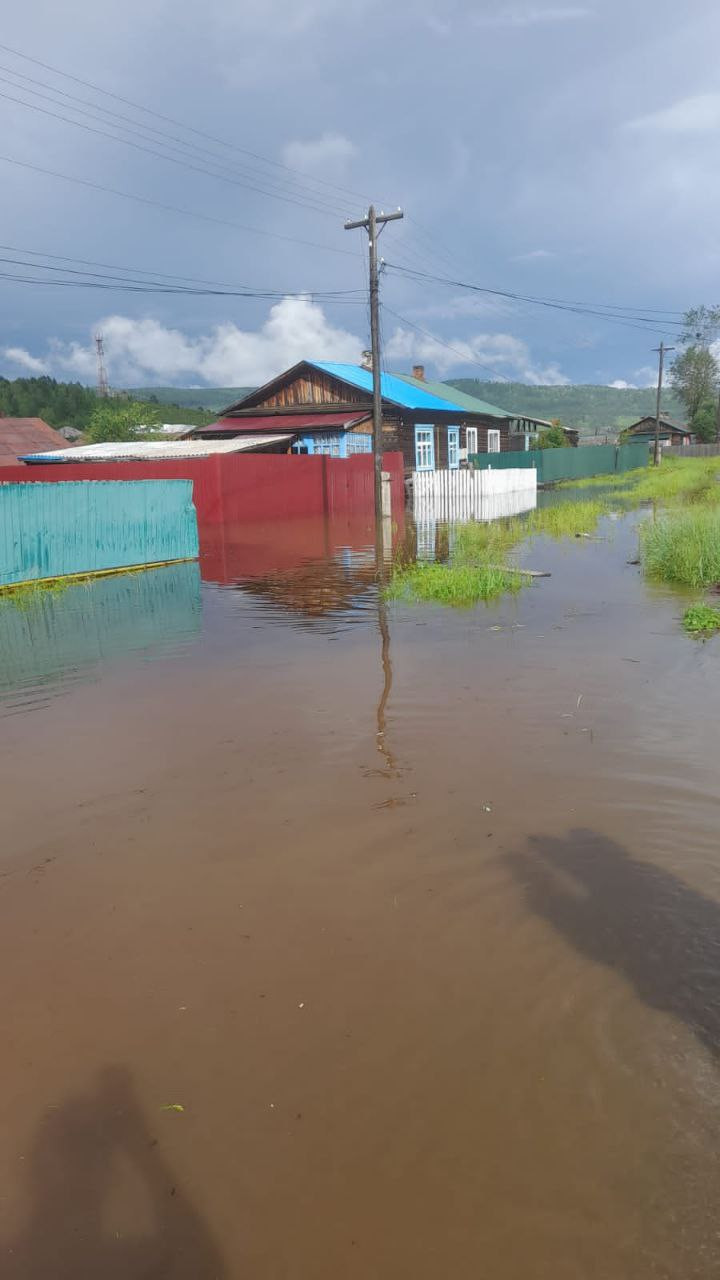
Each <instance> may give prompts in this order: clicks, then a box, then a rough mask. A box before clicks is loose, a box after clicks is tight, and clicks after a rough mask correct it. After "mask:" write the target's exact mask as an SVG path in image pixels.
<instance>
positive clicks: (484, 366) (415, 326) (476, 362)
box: [383, 302, 513, 382]
mask: <svg viewBox="0 0 720 1280" xmlns="http://www.w3.org/2000/svg"><path fill="white" fill-rule="evenodd" d="M383 311H387V313H388V315H389V316H394V318H395V319H396V320H399V321H400V323H401V324H406V325H408V326H409V328H411V329H415V330H416V331H417V332H418V333H421V334H422V335H423V337H425V338H430V340H431V342H436V343H437V344H438V346H440V347H445V348H446V349H447V350H448V351H452V352H454V354H455V355H456V356H459V357H460V359H461V360H462V361H463V364H469V365H475V366H476V367H477V368H478V369H489V370H490V372H491V373H492V374H493V377H495V378H500V379H502V381H503V382H512V381H513V379H512V378H508V377H507V375H506V374H504V373H499V372H498V371H497V370H496V369H495V368H494V366H493V365H490V364H487V363H485V362H484V361H483V360H478V359H475V358H473V359H468V353H467V351H459V350H458V348H457V347H453V346H451V345H450V343H449V342H444V341H443V339H442V338H438V337H437V336H436V334H434V333H430V330H429V329H423V328H421V326H420V325H419V324H414V323H413V321H412V320H408V319H407V317H406V316H401V315H399V313H398V312H397V311H392V310H391V308H390V307H389V306H388V305H387V303H385V302H384V303H383Z"/></svg>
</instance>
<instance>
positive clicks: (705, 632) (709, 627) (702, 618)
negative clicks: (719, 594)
mask: <svg viewBox="0 0 720 1280" xmlns="http://www.w3.org/2000/svg"><path fill="white" fill-rule="evenodd" d="M683 626H684V628H685V630H686V631H687V632H688V634H689V635H691V636H700V637H703V636H711V635H714V633H715V632H716V631H720V609H715V608H713V606H712V605H709V604H691V605H690V607H689V608H688V609H686V610H685V613H684V614H683Z"/></svg>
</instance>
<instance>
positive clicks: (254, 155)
mask: <svg viewBox="0 0 720 1280" xmlns="http://www.w3.org/2000/svg"><path fill="white" fill-rule="evenodd" d="M0 49H3V50H4V51H5V52H6V53H11V54H12V55H13V57H16V58H22V59H23V61H24V62H31V63H32V64H33V65H34V66H37V67H42V69H43V70H44V71H50V72H51V73H52V74H53V75H57V76H62V77H63V79H65V80H71V81H73V83H74V84H79V85H82V86H83V87H84V88H86V89H92V91H93V92H94V93H100V94H102V95H103V96H104V97H106V98H112V99H113V100H114V101H115V102H121V103H123V105H124V106H126V107H131V108H132V109H133V110H134V111H141V112H143V114H145V115H149V116H152V117H153V118H154V119H156V120H162V121H163V122H164V123H165V124H171V125H174V126H175V127H176V128H180V129H184V130H186V132H188V133H192V134H194V135H195V136H196V137H198V138H204V139H205V141H206V142H212V143H214V144H215V145H216V146H220V147H226V148H228V149H229V150H231V151H237V152H238V154H240V155H244V156H247V157H248V158H249V159H252V160H255V161H257V162H259V163H261V164H266V165H269V166H271V167H272V168H274V169H281V170H283V171H284V172H285V173H289V174H292V175H293V176H294V177H295V178H296V179H297V178H300V179H301V180H302V181H303V182H305V183H314V184H315V185H316V186H322V187H328V188H330V189H331V190H334V191H336V192H339V193H340V194H342V195H344V196H353V197H355V198H357V197H358V196H360V199H363V200H364V199H366V198H367V197H366V196H364V195H362V194H361V193H359V192H357V191H352V190H350V189H349V188H344V187H340V186H338V185H336V184H335V183H332V182H328V181H326V180H325V179H323V178H311V177H309V176H308V175H307V174H303V173H302V172H301V171H300V170H299V169H293V168H292V167H291V166H290V165H286V164H283V163H282V162H281V161H279V160H273V159H271V158H270V157H268V156H263V155H260V154H259V153H258V152H255V151H250V150H248V149H247V148H246V147H241V146H239V145H238V144H237V143H234V142H228V141H227V140H226V139H224V138H218V137H216V136H215V135H214V134H211V133H206V132H204V131H203V130H202V129H197V128H195V127H194V126H193V125H189V124H184V123H183V122H182V121H181V120H176V119H175V118H174V117H173V116H167V115H163V113H162V112H160V111H155V110H153V109H152V108H151V107H145V106H143V105H142V103H139V102H134V101H133V100H132V99H131V98H125V97H123V96H122V95H121V94H118V93H113V92H112V91H111V90H109V89H104V88H102V86H101V85H97V84H93V82H92V81H91V80H83V79H82V77H81V76H76V75H72V74H71V73H70V72H69V71H63V70H61V68H60V67H55V66H53V65H52V64H51V63H48V62H43V61H41V59H40V58H33V57H31V56H30V54H27V53H22V52H21V51H20V50H19V49H14V48H12V46H10V45H7V44H2V43H0ZM11 74H16V75H18V74H19V73H17V72H15V73H11ZM26 78H28V77H26ZM138 123H139V122H138ZM388 203H389V202H388Z"/></svg>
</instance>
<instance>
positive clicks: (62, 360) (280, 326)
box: [15, 298, 365, 386]
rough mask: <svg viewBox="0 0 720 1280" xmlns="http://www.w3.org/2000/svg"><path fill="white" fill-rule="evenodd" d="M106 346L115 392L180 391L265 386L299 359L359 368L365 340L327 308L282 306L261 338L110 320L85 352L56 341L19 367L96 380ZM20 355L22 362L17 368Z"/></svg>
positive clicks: (291, 302) (222, 328)
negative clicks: (139, 388) (100, 347)
mask: <svg viewBox="0 0 720 1280" xmlns="http://www.w3.org/2000/svg"><path fill="white" fill-rule="evenodd" d="M96 331H100V332H102V334H103V338H104V340H105V358H106V363H107V368H108V374H109V377H110V381H111V382H114V383H115V384H116V385H117V386H133V385H138V384H145V383H147V384H153V383H156V384H162V383H164V382H167V383H169V384H171V385H182V384H183V383H184V382H185V383H187V382H188V381H189V382H195V383H197V382H200V383H207V384H208V385H211V386H212V385H215V386H250V385H257V384H258V383H262V382H267V381H268V380H269V379H270V378H272V377H274V375H275V374H276V373H279V372H280V371H281V370H282V369H286V368H288V366H290V365H292V364H295V363H296V362H297V361H298V360H302V359H306V358H309V359H317V360H344V361H351V362H354V363H357V361H358V360H359V358H360V353H361V350H362V348H363V346H364V345H365V344H364V342H363V341H362V339H361V338H358V337H356V336H355V334H352V333H349V332H348V331H347V330H345V329H341V328H338V327H336V326H334V325H332V324H331V323H330V321H329V320H328V318H327V316H326V315H325V313H324V311H323V309H322V307H320V306H318V305H317V304H316V303H313V302H311V301H309V300H308V299H305V298H283V299H282V300H281V301H280V302H277V303H275V305H274V306H273V307H272V308H271V310H270V313H269V315H268V318H267V320H266V321H265V323H264V324H263V325H261V327H260V328H259V329H257V330H244V329H240V328H238V326H237V325H235V324H220V325H216V326H215V327H214V328H213V329H211V330H210V332H209V333H205V334H200V335H197V336H193V335H189V334H186V333H183V332H182V330H180V329H173V328H169V327H168V326H166V325H164V324H161V322H160V321H159V320H156V319H154V318H152V317H145V318H143V319H139V320H135V319H132V318H131V317H129V316H121V315H110V316H105V317H104V318H103V319H101V320H99V321H98V322H97V324H96V325H93V327H92V331H91V333H89V334H88V341H87V344H82V343H78V342H71V343H65V342H61V341H59V340H57V339H53V340H51V342H50V344H49V349H48V353H47V355H46V356H44V357H42V358H39V357H35V356H33V355H32V354H31V353H29V352H19V351H18V350H17V349H16V350H15V356H16V362H17V363H22V364H24V367H25V368H27V369H29V368H31V367H33V365H34V367H36V368H37V369H39V368H40V367H42V370H43V371H51V372H52V373H54V374H57V375H58V376H60V377H62V376H65V377H73V378H80V379H82V380H83V381H87V382H93V381H94V379H95V347H94V343H93V341H92V334H94V333H95V332H96ZM18 354H20V355H21V357H22V358H21V360H19V361H18V360H17V356H18Z"/></svg>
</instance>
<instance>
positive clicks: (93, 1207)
mask: <svg viewBox="0 0 720 1280" xmlns="http://www.w3.org/2000/svg"><path fill="white" fill-rule="evenodd" d="M123 1165H124V1166H125V1171H124V1172H125V1183H127V1180H128V1175H129V1177H130V1183H129V1185H130V1186H131V1188H132V1201H133V1204H136V1202H137V1201H138V1195H139V1196H140V1197H141V1203H142V1209H143V1211H142V1221H143V1222H144V1223H145V1222H147V1223H149V1224H151V1225H150V1227H149V1229H148V1230H139V1231H133V1229H132V1227H130V1229H129V1230H126V1229H125V1226H124V1225H123V1229H120V1227H119V1226H118V1227H117V1229H116V1228H115V1227H114V1225H113V1224H112V1220H111V1218H110V1210H111V1199H112V1207H113V1208H114V1209H115V1212H118V1211H122V1206H121V1205H120V1204H117V1205H116V1204H115V1198H114V1197H115V1193H116V1191H117V1189H118V1188H117V1184H118V1182H119V1177H118V1174H119V1172H120V1171H121V1170H122V1169H123ZM26 1167H27V1170H28V1177H29V1196H30V1201H31V1203H30V1210H29V1214H28V1218H27V1221H26V1225H25V1227H24V1229H23V1230H22V1231H21V1232H20V1234H19V1235H18V1236H16V1238H15V1239H13V1240H10V1241H6V1242H4V1244H3V1246H2V1253H3V1255H4V1258H5V1263H6V1266H5V1267H4V1268H3V1271H2V1274H3V1276H4V1277H7V1280H11V1277H12V1280H50V1277H52V1280H150V1278H151V1277H152V1278H153V1280H154V1278H157V1280H160V1277H163V1278H164V1280H165V1278H167V1280H223V1278H224V1277H225V1275H226V1272H225V1269H224V1267H223V1264H222V1261H221V1258H220V1254H219V1253H218V1250H217V1248H216V1246H215V1244H214V1243H213V1241H212V1239H211V1237H210V1235H209V1232H208V1230H207V1228H206V1227H205V1226H204V1224H203V1222H202V1220H201V1219H200V1218H199V1216H198V1214H197V1213H196V1212H195V1210H194V1209H193V1207H192V1205H191V1204H190V1203H189V1202H188V1200H187V1199H186V1198H185V1196H184V1195H183V1192H182V1189H181V1188H180V1187H179V1186H177V1184H176V1183H175V1181H174V1179H173V1176H172V1174H171V1172H170V1170H169V1169H168V1168H167V1166H166V1165H165V1163H164V1162H163V1159H162V1156H161V1155H160V1154H159V1149H158V1141H157V1139H156V1138H154V1137H153V1135H152V1134H151V1133H150V1131H149V1130H148V1128H147V1126H146V1123H145V1119H144V1116H143V1113H142V1110H141V1108H140V1106H139V1103H138V1101H137V1098H136V1096H135V1093H134V1090H133V1087H132V1081H131V1077H130V1075H129V1073H128V1072H127V1071H126V1070H125V1069H123V1068H118V1067H113V1068H109V1069H107V1070H105V1071H103V1072H101V1073H100V1074H99V1077H98V1080H97V1087H96V1088H95V1090H94V1091H93V1092H90V1093H87V1094H85V1095H78V1096H77V1097H74V1098H70V1099H68V1101H66V1102H65V1103H63V1104H62V1106H60V1107H58V1109H57V1110H55V1111H52V1112H50V1113H49V1114H48V1117H47V1119H45V1120H44V1121H43V1122H42V1124H41V1126H40V1130H39V1132H38V1135H37V1138H36V1140H35V1144H34V1147H33V1150H32V1153H31V1154H30V1156H29V1158H28V1165H27V1166H26ZM123 1185H124V1184H123ZM126 1193H127V1188H126ZM127 1216H128V1213H127V1207H126V1210H125V1219H123V1224H124V1223H125V1220H126V1218H127ZM135 1216H136V1217H137V1214H136V1215H135Z"/></svg>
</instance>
